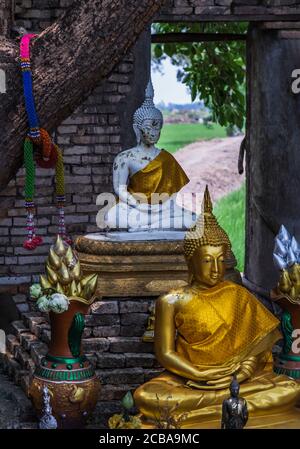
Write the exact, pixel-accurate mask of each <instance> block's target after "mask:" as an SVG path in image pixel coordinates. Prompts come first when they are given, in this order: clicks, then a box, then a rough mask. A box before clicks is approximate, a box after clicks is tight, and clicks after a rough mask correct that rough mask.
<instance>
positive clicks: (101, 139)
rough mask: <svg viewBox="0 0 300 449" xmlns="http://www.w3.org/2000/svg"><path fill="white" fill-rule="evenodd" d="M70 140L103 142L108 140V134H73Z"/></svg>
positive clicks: (80, 142) (83, 142) (84, 142)
mask: <svg viewBox="0 0 300 449" xmlns="http://www.w3.org/2000/svg"><path fill="white" fill-rule="evenodd" d="M72 142H73V143H77V144H79V145H80V144H83V145H86V144H91V145H92V144H94V143H105V142H107V143H108V142H109V136H106V135H104V136H103V135H99V136H73V137H72Z"/></svg>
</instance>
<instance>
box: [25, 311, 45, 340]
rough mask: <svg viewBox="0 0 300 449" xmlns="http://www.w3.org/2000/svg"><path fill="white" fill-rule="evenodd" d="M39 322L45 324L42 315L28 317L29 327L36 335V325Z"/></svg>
mask: <svg viewBox="0 0 300 449" xmlns="http://www.w3.org/2000/svg"><path fill="white" fill-rule="evenodd" d="M41 324H45V318H44V317H42V316H36V317H30V318H29V319H28V325H29V329H30V331H31V332H32V333H33V334H35V335H36V336H37V337H38V336H39V327H38V326H40V325H41Z"/></svg>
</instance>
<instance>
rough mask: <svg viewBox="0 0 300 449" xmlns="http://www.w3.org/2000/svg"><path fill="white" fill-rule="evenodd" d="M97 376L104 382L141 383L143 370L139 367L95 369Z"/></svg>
mask: <svg viewBox="0 0 300 449" xmlns="http://www.w3.org/2000/svg"><path fill="white" fill-rule="evenodd" d="M96 374H97V376H98V377H99V378H100V381H101V382H102V383H104V384H113V385H119V384H127V383H129V384H130V383H135V384H142V383H143V382H144V371H143V369H141V368H130V369H126V368H125V369H114V370H109V369H107V370H100V369H97V370H96Z"/></svg>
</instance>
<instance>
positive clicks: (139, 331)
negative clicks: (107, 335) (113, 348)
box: [120, 323, 147, 337]
mask: <svg viewBox="0 0 300 449" xmlns="http://www.w3.org/2000/svg"><path fill="white" fill-rule="evenodd" d="M146 324H147V323H136V324H131V325H130V326H124V325H122V326H121V332H120V335H121V336H122V337H142V336H143V334H144V332H145V330H146Z"/></svg>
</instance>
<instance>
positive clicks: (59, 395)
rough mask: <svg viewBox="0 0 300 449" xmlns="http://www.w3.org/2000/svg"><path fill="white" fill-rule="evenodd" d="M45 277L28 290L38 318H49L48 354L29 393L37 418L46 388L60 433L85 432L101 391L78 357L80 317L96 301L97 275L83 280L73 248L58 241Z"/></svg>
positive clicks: (82, 358) (92, 372) (89, 367)
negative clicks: (82, 429) (40, 315)
mask: <svg viewBox="0 0 300 449" xmlns="http://www.w3.org/2000/svg"><path fill="white" fill-rule="evenodd" d="M46 273H47V274H46V276H41V277H40V284H35V285H33V286H32V287H31V297H32V298H34V299H36V300H37V307H38V308H39V310H40V311H42V312H49V317H50V325H51V341H50V344H49V351H48V354H47V355H46V357H45V358H44V359H43V360H42V362H41V364H40V365H39V366H37V367H36V370H35V373H34V376H33V380H32V382H31V385H30V388H29V396H30V398H31V399H32V402H33V404H34V407H35V409H36V411H37V414H38V416H40V415H41V413H42V393H43V387H45V386H47V388H48V390H49V393H50V396H51V406H52V409H53V415H54V416H55V418H56V420H57V423H58V427H59V428H78V427H83V426H84V424H85V422H86V420H87V418H88V417H89V416H90V415H91V413H92V412H93V410H94V408H95V406H96V403H97V399H98V396H99V391H100V382H99V379H98V378H97V377H96V375H95V370H94V368H93V367H92V365H91V364H90V362H89V361H88V360H87V358H86V357H85V356H84V354H83V353H82V348H81V338H82V334H83V330H84V315H85V314H86V313H87V312H88V310H89V306H90V305H91V304H92V302H93V301H94V292H95V289H96V285H97V275H89V276H86V277H83V276H82V272H81V268H80V262H79V260H78V257H77V255H76V253H75V252H74V251H73V250H72V248H71V246H69V245H67V244H66V243H65V242H63V240H62V239H61V238H60V237H57V240H56V243H55V245H53V246H52V247H51V248H50V251H49V256H48V259H47V262H46Z"/></svg>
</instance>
